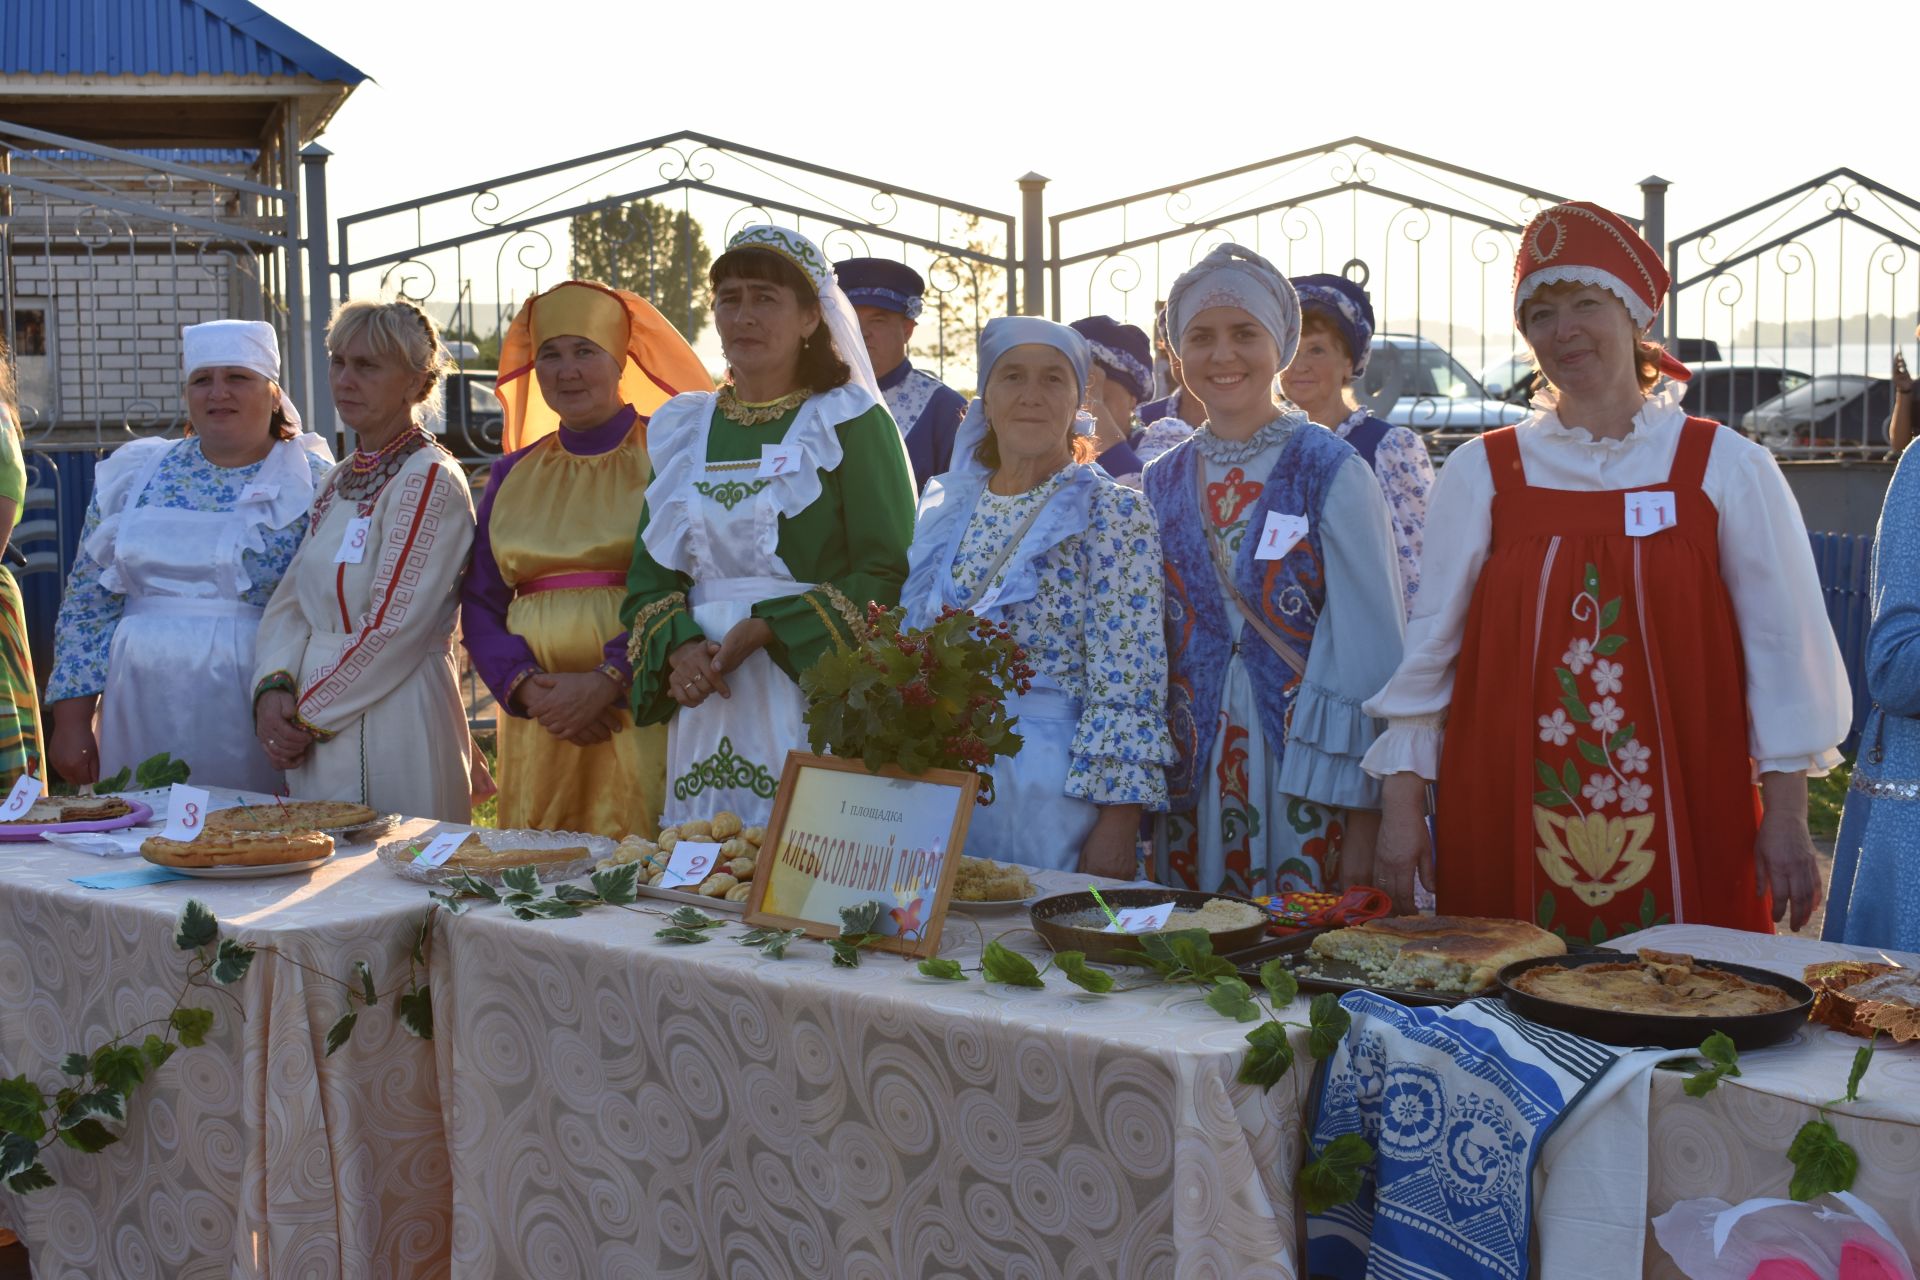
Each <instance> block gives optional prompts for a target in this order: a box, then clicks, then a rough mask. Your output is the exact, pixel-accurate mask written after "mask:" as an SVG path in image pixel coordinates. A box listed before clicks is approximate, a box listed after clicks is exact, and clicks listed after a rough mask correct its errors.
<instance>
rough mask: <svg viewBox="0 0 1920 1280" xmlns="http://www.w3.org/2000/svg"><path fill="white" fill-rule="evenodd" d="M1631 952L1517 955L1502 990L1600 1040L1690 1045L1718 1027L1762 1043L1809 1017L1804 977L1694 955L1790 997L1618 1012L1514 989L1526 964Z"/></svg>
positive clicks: (1546, 1017) (1576, 963)
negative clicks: (1734, 1008) (1747, 1005)
mask: <svg viewBox="0 0 1920 1280" xmlns="http://www.w3.org/2000/svg"><path fill="white" fill-rule="evenodd" d="M1632 959H1633V957H1632V956H1631V955H1624V954H1615V953H1612V952H1597V953H1594V954H1591V955H1567V956H1542V957H1538V958H1536V959H1533V960H1516V961H1514V962H1513V963H1512V964H1510V965H1508V966H1507V967H1506V968H1504V969H1502V970H1500V976H1499V979H1498V983H1499V990H1500V994H1501V995H1502V996H1503V997H1504V998H1505V999H1506V1002H1507V1007H1508V1008H1510V1009H1512V1010H1513V1011H1514V1012H1515V1013H1517V1014H1519V1015H1520V1016H1521V1017H1523V1018H1525V1019H1526V1020H1527V1021H1529V1022H1538V1023H1540V1024H1541V1025H1542V1026H1547V1027H1557V1028H1559V1029H1560V1030H1562V1031H1571V1032H1573V1033H1574V1034H1575V1035H1582V1036H1586V1037H1587V1038H1588V1039H1589V1040H1598V1041H1600V1042H1601V1043H1602V1044H1618V1045H1659V1046H1660V1047H1662V1048H1666V1049H1692V1048H1695V1047H1697V1046H1698V1045H1699V1044H1700V1042H1701V1041H1702V1040H1705V1039H1706V1038H1707V1037H1708V1036H1710V1035H1712V1034H1713V1033H1714V1032H1716V1031H1724V1032H1725V1033H1726V1034H1727V1036H1728V1038H1729V1039H1731V1040H1732V1041H1733V1043H1734V1045H1735V1047H1736V1048H1739V1049H1743V1050H1744V1049H1764V1048H1766V1047H1767V1046H1768V1045H1772V1044H1779V1043H1780V1042H1781V1041H1782V1040H1786V1039H1789V1038H1790V1037H1791V1036H1792V1035H1793V1033H1794V1032H1795V1031H1797V1030H1798V1029H1799V1028H1800V1027H1802V1026H1804V1025H1805V1024H1806V1021H1807V1010H1808V1009H1810V1008H1811V1007H1812V1006H1813V991H1812V990H1811V989H1810V988H1809V987H1808V986H1807V985H1806V984H1805V983H1804V982H1796V981H1794V980H1793V979H1792V978H1788V977H1784V976H1782V975H1780V974H1777V973H1774V972H1773V971H1772V970H1769V969H1756V968H1753V967H1752V966H1751V965H1744V964H1725V963H1722V962H1720V961H1717V960H1695V961H1694V964H1695V965H1696V966H1698V967H1699V968H1702V969H1723V970H1725V971H1726V972H1728V973H1732V974H1737V975H1739V976H1740V977H1742V978H1746V979H1747V980H1749V981H1751V982H1757V983H1760V984H1761V985H1762V986H1768V987H1777V988H1779V989H1780V990H1782V991H1784V992H1786V993H1787V994H1788V995H1790V996H1792V997H1793V999H1794V1003H1793V1004H1791V1005H1789V1006H1787V1007H1786V1008H1784V1009H1776V1010H1775V1011H1773V1012H1772V1013H1749V1014H1741V1015H1738V1016H1735V1017H1722V1018H1710V1017H1684V1016H1681V1015H1678V1014H1670V1013H1616V1012H1614V1011H1612V1010H1608V1009H1588V1008H1585V1007H1583V1006H1581V1005H1577V1004H1562V1003H1561V1002H1559V1001H1558V1000H1546V999H1543V998H1541V997H1540V996H1536V995H1529V994H1528V993H1527V992H1525V991H1517V990H1515V989H1514V987H1513V985H1512V980H1513V979H1514V978H1515V977H1516V976H1517V975H1519V974H1522V973H1525V972H1526V971H1527V970H1528V969H1537V968H1539V967H1540V966H1541V965H1549V964H1559V965H1565V966H1567V967H1568V968H1578V967H1580V966H1582V965H1589V964H1606V963H1609V962H1611V963H1619V962H1620V961H1622V960H1632Z"/></svg>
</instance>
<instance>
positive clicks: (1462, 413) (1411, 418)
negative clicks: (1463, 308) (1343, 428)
mask: <svg viewBox="0 0 1920 1280" xmlns="http://www.w3.org/2000/svg"><path fill="white" fill-rule="evenodd" d="M1356 390H1357V391H1358V393H1359V395H1360V397H1361V399H1362V400H1364V401H1365V402H1366V404H1367V407H1368V408H1369V409H1370V410H1371V411H1372V412H1373V414H1374V415H1375V416H1376V417H1380V418H1385V419H1386V420H1387V421H1388V422H1391V423H1393V424H1394V425H1395V426H1397V427H1412V428H1413V429H1414V430H1415V431H1438V432H1461V433H1466V434H1473V433H1478V432H1481V431H1488V430H1491V429H1492V428H1494V427H1504V426H1508V425H1510V424H1512V423H1515V422H1518V421H1520V419H1522V418H1524V417H1526V416H1527V409H1526V407H1525V406H1524V405H1517V404H1507V403H1505V402H1503V401H1500V400H1496V399H1494V398H1493V397H1492V396H1489V395H1488V394H1487V391H1486V388H1485V387H1482V386H1481V385H1480V381H1479V379H1477V378H1475V377H1474V376H1473V375H1472V374H1470V373H1468V372H1467V371H1466V369H1465V367H1464V366H1462V365H1461V363H1460V362H1459V361H1458V360H1455V359H1454V358H1453V357H1452V356H1451V355H1449V354H1447V349H1446V348H1445V347H1443V346H1441V345H1440V344H1439V343H1437V342H1435V341H1433V340H1432V339H1431V338H1422V337H1418V336H1416V335H1414V334H1408V333H1376V334H1375V335H1374V336H1373V354H1372V355H1370V356H1369V357H1368V358H1367V371H1366V373H1365V375H1363V377H1362V378H1361V384H1360V386H1359V387H1358V388H1356Z"/></svg>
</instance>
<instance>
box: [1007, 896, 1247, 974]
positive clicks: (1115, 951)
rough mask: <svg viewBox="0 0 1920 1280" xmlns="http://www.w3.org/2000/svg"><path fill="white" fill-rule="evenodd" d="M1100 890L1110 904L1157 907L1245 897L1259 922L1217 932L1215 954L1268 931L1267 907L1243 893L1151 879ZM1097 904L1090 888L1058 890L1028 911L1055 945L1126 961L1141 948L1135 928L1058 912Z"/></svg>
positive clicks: (1093, 957) (1102, 960)
mask: <svg viewBox="0 0 1920 1280" xmlns="http://www.w3.org/2000/svg"><path fill="white" fill-rule="evenodd" d="M1100 896H1101V897H1102V898H1105V899H1106V900H1107V905H1108V906H1109V907H1115V908H1119V907H1157V906H1159V905H1160V904H1161V903H1163V902H1165V901H1167V900H1168V899H1169V898H1171V899H1172V900H1173V905H1174V906H1176V907H1179V908H1182V909H1183V910H1195V909H1197V908H1199V907H1202V906H1204V905H1206V904H1207V903H1208V902H1211V901H1212V900H1213V899H1215V898H1225V899H1226V900H1227V901H1229V902H1246V903H1247V905H1248V906H1250V907H1252V908H1253V909H1254V910H1255V911H1258V912H1260V919H1259V921H1258V922H1257V923H1254V924H1250V925H1248V926H1247V927H1246V928H1244V929H1234V930H1231V931H1230V932H1227V933H1216V934H1214V935H1213V950H1214V953H1215V954H1216V955H1223V956H1224V955H1231V954H1233V953H1235V952H1238V951H1243V950H1245V949H1246V948H1248V947H1250V946H1252V945H1253V944H1254V943H1256V942H1258V941H1260V938H1261V935H1262V934H1264V933H1266V931H1267V919H1266V916H1267V913H1266V911H1265V910H1264V909H1263V908H1262V907H1261V906H1260V904H1259V903H1257V902H1247V900H1246V899H1245V898H1236V897H1235V896H1234V895H1233V894H1230V893H1201V892H1199V891H1197V890H1193V889H1162V888H1158V887H1155V886H1151V885H1142V886H1141V887H1139V888H1137V889H1102V890H1101V891H1100ZM1099 909H1100V907H1099V904H1098V903H1096V902H1095V901H1094V900H1093V895H1092V894H1091V893H1089V892H1087V891H1086V890H1084V889H1083V890H1081V891H1079V892H1078V893H1056V894H1054V895H1052V896H1051V897H1046V898H1042V899H1040V901H1038V902H1036V903H1034V904H1033V905H1032V906H1031V907H1029V908H1028V909H1027V916H1028V918H1029V919H1031V920H1032V921H1033V928H1034V931H1035V932H1036V933H1038V934H1039V935H1040V936H1041V937H1042V938H1045V939H1046V941H1047V945H1048V946H1050V947H1052V948H1053V949H1054V950H1055V951H1079V952H1082V953H1084V954H1085V955H1086V957H1087V959H1088V960H1089V961H1090V962H1093V963H1097V964H1126V963H1128V961H1127V959H1126V957H1125V956H1124V955H1123V954H1122V953H1123V952H1127V953H1137V952H1138V951H1139V950H1140V940H1139V938H1138V937H1136V936H1134V935H1132V934H1126V933H1103V932H1102V931H1100V930H1098V929H1081V928H1076V927H1075V926H1073V925H1065V924H1058V923H1056V922H1055V917H1056V916H1069V915H1072V914H1074V913H1075V912H1077V911H1098V910H1099Z"/></svg>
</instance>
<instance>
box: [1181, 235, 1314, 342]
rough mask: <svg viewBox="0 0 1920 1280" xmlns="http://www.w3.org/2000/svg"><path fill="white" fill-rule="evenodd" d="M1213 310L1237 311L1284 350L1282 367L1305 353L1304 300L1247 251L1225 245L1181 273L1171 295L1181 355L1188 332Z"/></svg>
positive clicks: (1275, 270)
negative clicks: (1302, 334)
mask: <svg viewBox="0 0 1920 1280" xmlns="http://www.w3.org/2000/svg"><path fill="white" fill-rule="evenodd" d="M1212 307H1237V308H1239V309H1240V310H1242V311H1244V312H1246V313H1247V314H1248V315H1250V316H1252V317H1253V318H1254V319H1255V320H1256V321H1258V322H1259V324H1260V327H1261V328H1263V329H1265V330H1266V331H1267V333H1268V334H1269V335H1270V336H1271V337H1272V338H1273V342H1274V345H1275V346H1277V347H1279V348H1280V367H1281V368H1282V369H1284V368H1286V367H1287V366H1288V365H1290V364H1292V363H1293V353H1294V352H1296V351H1298V350H1299V349H1300V296H1299V295H1298V294H1296V293H1295V292H1294V291H1293V286H1292V285H1290V284H1288V283H1287V278H1286V277H1285V276H1283V275H1281V274H1280V272H1279V269H1278V268H1276V267H1275V266H1274V265H1273V264H1272V263H1271V262H1268V261H1267V260H1266V259H1265V258H1263V257H1261V256H1260V255H1259V254H1257V253H1255V252H1254V251H1253V250H1251V249H1249V248H1247V247H1245V246H1244V245H1237V244H1223V245H1219V246H1217V247H1215V249H1214V250H1213V252H1211V253H1209V254H1208V255H1207V256H1206V257H1204V258H1202V259H1200V261H1198V262H1196V263H1195V264H1194V265H1193V266H1191V267H1189V268H1187V269H1186V270H1185V271H1183V272H1181V274H1180V278H1179V279H1178V280H1175V281H1174V282H1173V288H1172V289H1170V290H1168V291H1167V317H1168V323H1167V331H1168V333H1170V334H1171V335H1172V336H1173V349H1174V350H1175V352H1178V351H1179V349H1180V339H1181V338H1182V337H1184V336H1185V335H1186V332H1187V326H1188V325H1190V324H1192V323H1193V318H1194V317H1195V316H1197V315H1199V314H1200V313H1201V312H1202V311H1206V310H1208V309H1209V308H1212Z"/></svg>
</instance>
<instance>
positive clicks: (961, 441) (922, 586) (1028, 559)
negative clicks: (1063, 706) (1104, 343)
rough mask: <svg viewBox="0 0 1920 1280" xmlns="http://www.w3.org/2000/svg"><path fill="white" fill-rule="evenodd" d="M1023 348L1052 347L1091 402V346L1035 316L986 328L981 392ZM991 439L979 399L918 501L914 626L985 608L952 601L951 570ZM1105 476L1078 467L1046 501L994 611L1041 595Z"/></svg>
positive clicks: (905, 590) (911, 567)
mask: <svg viewBox="0 0 1920 1280" xmlns="http://www.w3.org/2000/svg"><path fill="white" fill-rule="evenodd" d="M1025 346H1043V347H1052V348H1053V349H1054V350H1055V351H1058V352H1059V353H1060V354H1061V355H1063V356H1065V357H1066V358H1067V363H1068V364H1070V365H1072V366H1073V375H1074V377H1075V378H1076V379H1078V380H1079V384H1080V396H1081V398H1082V399H1084V398H1085V397H1086V394H1087V366H1088V364H1089V363H1090V362H1091V360H1092V359H1093V356H1092V354H1091V353H1090V352H1089V351H1088V349H1087V340H1086V339H1085V338H1083V337H1081V336H1080V335H1079V334H1078V333H1075V332H1074V331H1073V330H1072V329H1069V328H1068V327H1067V326H1066V325H1063V324H1055V323H1054V322H1053V321H1051V320H1042V319H1041V318H1040V317H1038V316H1000V317H997V318H995V319H992V320H989V321H987V327H986V328H984V329H982V330H981V331H980V345H979V359H978V369H979V378H980V386H981V388H982V390H984V389H985V388H986V385H987V380H988V379H989V378H991V377H992V376H993V367H994V366H995V365H996V364H998V363H1000V357H1002V356H1004V355H1006V354H1007V352H1009V351H1012V350H1013V349H1014V348H1015V347H1025ZM986 436H987V409H986V400H985V398H984V397H983V396H975V397H974V399H973V403H972V404H970V405H968V406H967V416H966V418H965V419H964V420H962V422H961V423H960V430H959V431H958V432H957V433H956V434H955V435H954V438H953V465H952V467H951V468H949V469H948V470H947V472H946V473H945V474H943V475H937V476H935V477H933V479H931V480H929V481H928V482H927V489H926V492H925V494H923V495H922V496H921V499H920V513H919V516H918V518H917V519H916V521H915V523H914V530H913V544H912V545H911V546H910V547H908V548H907V581H906V584H905V585H904V586H903V587H902V588H901V590H900V603H901V604H902V605H903V606H904V607H905V608H906V611H907V622H908V624H909V625H910V626H916V627H924V626H928V625H930V624H931V623H932V622H933V621H934V619H936V618H938V617H939V616H940V610H941V609H943V608H945V607H947V606H949V605H951V606H953V607H956V608H973V609H975V610H976V611H978V610H979V608H980V602H978V601H960V600H957V599H954V598H953V593H954V590H955V587H954V582H953V573H952V564H953V558H954V556H955V555H956V554H958V551H959V547H960V539H961V537H962V536H963V535H964V534H965V533H966V529H967V523H968V521H969V520H970V519H971V518H972V515H973V509H974V506H975V504H977V503H978V502H979V500H980V494H981V493H982V491H984V490H985V489H986V487H987V478H988V472H987V468H986V466H985V465H984V464H982V463H981V461H980V460H979V459H978V458H976V457H975V456H974V450H975V449H977V448H978V447H979V445H980V442H981V441H982V440H984V439H986ZM1102 474H1103V473H1101V472H1100V470H1099V468H1098V467H1095V466H1092V465H1080V466H1074V467H1072V468H1070V474H1069V475H1068V477H1067V479H1066V480H1065V481H1064V482H1063V483H1062V484H1061V485H1060V487H1059V488H1057V489H1055V490H1054V491H1053V492H1052V493H1051V494H1050V495H1048V497H1047V499H1046V504H1045V505H1044V506H1043V507H1042V508H1041V509H1040V513H1039V514H1038V515H1037V516H1036V517H1035V519H1034V522H1033V525H1032V526H1031V527H1030V528H1029V529H1028V530H1027V534H1026V536H1025V537H1024V538H1023V539H1021V543H1020V550H1019V551H1018V552H1017V553H1016V554H1015V555H1014V556H1013V557H1012V558H1011V559H1010V560H1009V561H1008V562H1007V577H1006V582H1005V584H1004V585H1003V586H1002V587H1001V589H1000V590H999V591H998V592H996V593H995V599H997V601H998V604H997V605H995V606H994V608H995V609H996V610H998V611H1000V612H1001V613H1004V611H1005V610H1006V609H1008V608H1010V607H1012V606H1013V605H1016V604H1020V603H1022V602H1024V601H1027V600H1031V599H1032V598H1033V597H1034V595H1035V594H1036V593H1037V592H1038V591H1039V587H1040V567H1041V561H1042V559H1043V558H1044V556H1045V555H1046V553H1047V551H1048V550H1049V549H1050V548H1052V547H1054V546H1055V545H1057V544H1058V543H1060V542H1061V541H1063V540H1064V539H1066V538H1068V537H1071V536H1073V535H1074V534H1076V533H1080V532H1082V531H1084V530H1085V529H1086V528H1087V525H1088V522H1089V519H1090V514H1089V513H1090V512H1091V511H1092V507H1093V495H1094V491H1095V490H1096V489H1098V488H1099V487H1100V485H1101V484H1103V483H1104V484H1112V483H1113V482H1112V481H1111V480H1103V479H1102V478H1101V477H1102ZM1036 679H1037V682H1038V683H1039V684H1040V685H1041V686H1042V687H1051V682H1050V681H1049V680H1048V679H1047V678H1046V677H1045V676H1041V677H1037V678H1036Z"/></svg>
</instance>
